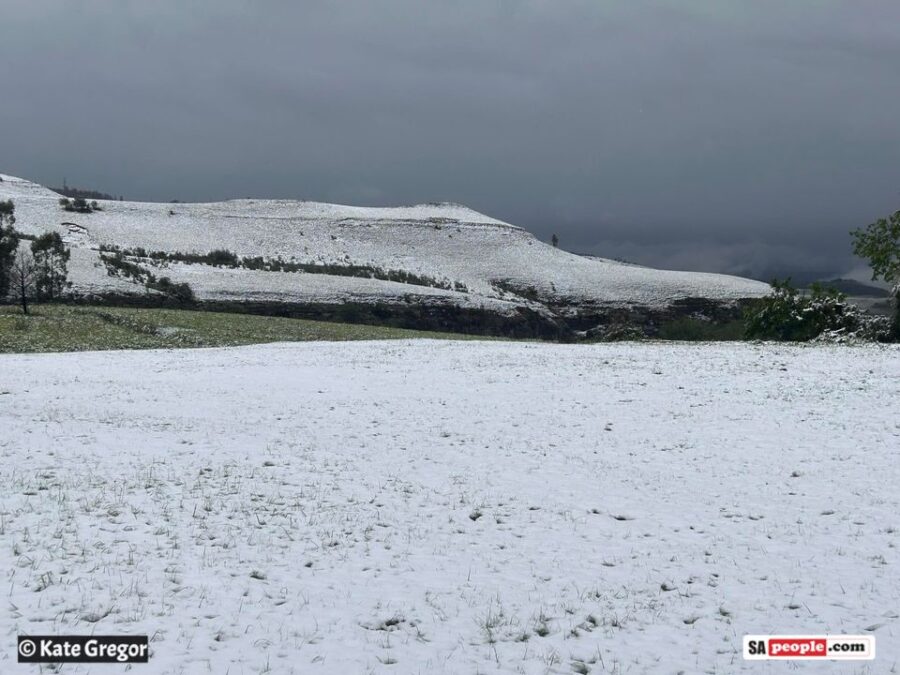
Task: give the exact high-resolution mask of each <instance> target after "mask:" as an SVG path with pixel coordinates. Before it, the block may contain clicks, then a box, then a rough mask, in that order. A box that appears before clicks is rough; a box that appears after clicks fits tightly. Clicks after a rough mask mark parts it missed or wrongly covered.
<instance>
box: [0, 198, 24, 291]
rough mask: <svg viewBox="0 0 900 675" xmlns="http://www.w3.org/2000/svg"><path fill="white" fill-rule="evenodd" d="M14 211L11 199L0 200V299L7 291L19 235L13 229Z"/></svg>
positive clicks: (14, 221)
mask: <svg viewBox="0 0 900 675" xmlns="http://www.w3.org/2000/svg"><path fill="white" fill-rule="evenodd" d="M15 212H16V206H15V204H13V202H12V200H8V201H5V202H3V201H0V301H2V300H3V298H5V297H6V295H7V293H9V287H10V273H11V268H12V264H13V260H14V258H15V255H16V249H17V248H18V247H19V235H18V233H17V232H16V231H15V230H14V229H13V225H15V224H16V216H15Z"/></svg>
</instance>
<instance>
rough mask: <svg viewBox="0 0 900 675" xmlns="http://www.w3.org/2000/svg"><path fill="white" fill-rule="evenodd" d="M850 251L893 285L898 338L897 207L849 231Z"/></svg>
mask: <svg viewBox="0 0 900 675" xmlns="http://www.w3.org/2000/svg"><path fill="white" fill-rule="evenodd" d="M850 234H851V235H852V236H853V253H854V254H856V255H858V256H859V257H860V258H865V259H867V260H868V261H869V265H871V266H872V279H881V280H882V281H885V282H887V283H889V284H893V285H894V289H893V295H894V325H893V337H894V338H895V339H898V338H900V211H897V212H895V213H893V214H892V215H891V216H889V217H888V218H879V219H878V220H876V221H875V222H874V223H871V224H870V225H868V226H867V227H866V228H865V229H863V228H859V229H856V230H854V231H853V232H851V233H850Z"/></svg>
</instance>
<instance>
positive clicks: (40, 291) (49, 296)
mask: <svg viewBox="0 0 900 675" xmlns="http://www.w3.org/2000/svg"><path fill="white" fill-rule="evenodd" d="M31 253H32V255H33V256H34V266H35V275H34V290H35V293H36V295H37V297H38V299H40V300H51V301H52V300H56V299H58V298H59V297H60V296H61V295H62V293H63V291H65V290H66V288H68V287H69V286H70V284H69V281H68V274H69V269H68V263H69V258H70V257H71V255H72V253H71V251H69V248H68V247H67V246H66V245H65V244H64V243H63V240H62V237H60V236H59V233H58V232H46V233H44V234H42V235H41V236H40V237H38V238H37V239H35V240H34V241H33V242H31Z"/></svg>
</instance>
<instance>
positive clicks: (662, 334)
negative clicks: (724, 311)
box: [657, 316, 745, 342]
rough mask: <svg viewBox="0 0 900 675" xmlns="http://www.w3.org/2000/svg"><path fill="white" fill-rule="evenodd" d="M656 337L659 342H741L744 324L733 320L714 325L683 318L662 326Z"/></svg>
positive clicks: (708, 322)
mask: <svg viewBox="0 0 900 675" xmlns="http://www.w3.org/2000/svg"><path fill="white" fill-rule="evenodd" d="M657 337H658V338H659V339H661V340H686V341H691V342H693V341H721V340H726V341H727V340H743V339H745V338H744V322H743V321H742V320H740V319H734V320H732V321H729V322H727V323H716V322H712V321H703V320H701V319H695V318H692V317H687V316H685V317H681V318H679V319H674V320H673V321H669V322H667V323H664V324H662V325H661V326H660V327H659V335H658V336H657Z"/></svg>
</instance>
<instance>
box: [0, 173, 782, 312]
mask: <svg viewBox="0 0 900 675" xmlns="http://www.w3.org/2000/svg"><path fill="white" fill-rule="evenodd" d="M0 177H2V182H0V199H4V200H5V199H12V200H13V201H14V202H15V205H16V218H17V225H16V227H17V229H19V230H20V231H22V232H23V233H26V234H39V233H41V232H44V231H47V230H51V229H55V230H57V231H59V232H60V234H61V235H62V236H63V237H64V239H65V240H66V241H67V242H68V243H69V244H70V246H71V247H72V250H73V255H72V262H71V263H70V278H71V279H72V281H73V282H74V289H75V290H76V291H79V292H82V293H137V294H145V293H147V292H148V291H147V290H146V289H145V288H144V287H143V286H142V285H140V284H139V283H137V282H135V281H132V280H128V279H123V278H118V277H114V276H110V275H109V274H108V273H107V266H106V265H105V264H104V263H103V261H102V258H101V256H100V252H99V247H100V246H101V245H107V246H110V245H111V246H116V247H119V248H122V249H134V248H137V247H141V248H144V249H146V250H148V251H166V252H170V253H171V252H183V253H188V252H195V253H201V254H202V253H207V252H209V251H212V250H215V249H228V250H230V251H233V252H234V253H235V254H237V255H238V256H240V257H257V256H260V257H264V258H281V259H283V260H293V261H296V262H298V263H322V264H332V265H334V264H338V265H351V264H352V265H358V266H366V267H372V268H378V269H382V270H393V271H396V270H402V271H406V272H409V273H411V274H414V275H419V276H421V277H427V278H429V279H433V280H437V281H438V282H439V284H440V285H442V286H447V287H449V288H450V289H454V290H449V289H448V288H440V287H433V286H428V285H416V284H409V283H398V282H395V281H386V280H381V279H374V278H358V277H351V276H332V275H327V274H310V273H304V272H270V271H261V270H251V269H244V268H227V267H213V266H210V265H203V264H184V263H180V262H169V263H166V264H165V266H166V269H165V271H160V270H155V272H156V273H158V274H165V275H166V276H169V277H171V279H172V280H173V281H175V282H187V283H189V284H190V285H191V286H192V287H193V289H194V291H195V293H196V294H197V297H198V298H200V299H203V300H230V301H233V300H237V301H242V300H244V301H250V300H264V301H278V302H291V303H330V302H346V301H363V302H370V301H371V302H383V303H394V302H404V303H410V302H413V303H415V302H419V301H421V302H439V303H443V304H448V305H454V306H459V307H468V308H476V307H477V308H485V309H489V310H493V311H497V312H500V313H505V312H506V313H508V312H515V311H516V310H517V308H521V307H531V308H532V309H537V310H538V311H546V306H547V305H550V306H553V305H568V306H577V305H582V304H588V305H643V306H650V307H663V306H666V305H668V304H669V303H671V302H673V301H676V300H679V299H684V298H708V299H711V300H732V299H738V298H746V297H756V296H760V295H763V294H765V293H767V292H768V286H767V285H766V284H762V283H760V282H757V281H751V280H748V279H741V278H738V277H731V276H725V275H719V274H702V273H695V272H672V271H662V270H654V269H649V268H645V267H638V266H633V265H626V264H622V263H618V262H615V261H612V260H605V259H597V258H588V257H584V256H579V255H574V254H571V253H567V252H565V251H561V250H559V249H556V248H553V247H552V246H549V245H547V244H544V243H543V242H541V241H539V240H538V239H536V238H535V237H534V236H533V235H532V234H530V233H528V232H526V231H525V230H523V229H521V228H519V227H515V226H513V225H510V224H508V223H504V222H502V221H499V220H495V219H493V218H489V217H488V216H485V215H482V214H480V213H477V212H475V211H472V210H471V209H468V208H466V207H464V206H459V205H456V204H446V203H445V204H423V205H418V206H410V207H399V208H361V207H352V206H339V205H334V204H321V203H316V202H298V201H285V200H234V201H226V202H215V203H206V204H157V203H146V202H117V201H101V202H99V204H100V207H101V209H102V210H101V211H95V212H92V213H72V212H67V211H65V210H64V209H63V208H62V206H61V205H60V204H59V198H60V196H59V195H58V194H56V193H55V192H53V191H51V190H49V189H47V188H45V187H42V186H40V185H37V184H35V183H32V182H29V181H26V180H23V179H21V178H15V177H13V176H7V175H2V174H0ZM137 262H141V263H144V262H148V261H137Z"/></svg>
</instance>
